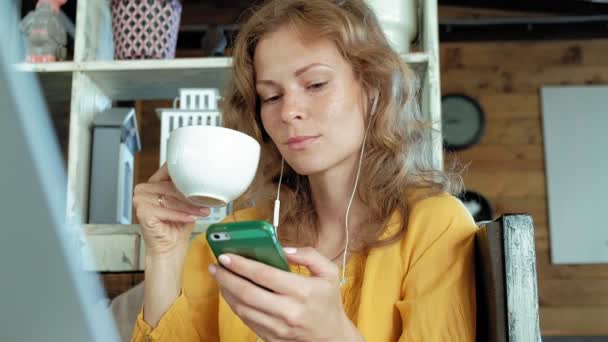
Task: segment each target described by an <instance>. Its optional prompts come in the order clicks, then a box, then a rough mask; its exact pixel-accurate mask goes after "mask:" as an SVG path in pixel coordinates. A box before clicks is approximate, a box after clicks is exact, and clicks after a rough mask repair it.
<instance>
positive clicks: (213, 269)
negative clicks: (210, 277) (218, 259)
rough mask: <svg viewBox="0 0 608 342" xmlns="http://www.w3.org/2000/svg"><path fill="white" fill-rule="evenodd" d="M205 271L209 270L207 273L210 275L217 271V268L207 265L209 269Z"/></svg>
mask: <svg viewBox="0 0 608 342" xmlns="http://www.w3.org/2000/svg"><path fill="white" fill-rule="evenodd" d="M207 269H208V270H209V273H211V274H215V272H216V271H217V268H216V267H215V265H214V264H211V265H209V267H207Z"/></svg>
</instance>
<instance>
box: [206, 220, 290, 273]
mask: <svg viewBox="0 0 608 342" xmlns="http://www.w3.org/2000/svg"><path fill="white" fill-rule="evenodd" d="M206 236H207V242H208V243H209V246H210V247H211V250H212V251H213V254H214V255H215V257H216V258H217V257H218V256H220V255H222V254H224V253H232V254H237V255H240V256H242V257H245V258H248V259H253V260H256V261H259V262H261V263H264V264H266V265H269V266H273V267H276V268H278V269H280V270H283V271H287V272H289V271H290V270H289V264H288V263H287V259H286V258H285V253H284V252H283V248H282V247H281V244H280V243H279V241H278V240H277V238H276V235H275V233H274V228H273V227H272V225H271V224H270V223H268V222H266V221H240V222H228V223H214V224H212V225H210V226H209V227H208V228H207V233H206Z"/></svg>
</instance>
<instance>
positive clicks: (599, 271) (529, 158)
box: [440, 40, 608, 335]
mask: <svg viewBox="0 0 608 342" xmlns="http://www.w3.org/2000/svg"><path fill="white" fill-rule="evenodd" d="M607 56H608V40H589V41H553V42H484V43H478V42H475V43H442V44H441V61H440V64H441V86H442V93H443V94H448V93H464V94H467V95H469V96H471V97H473V98H475V99H477V100H478V101H479V103H480V104H481V106H482V108H483V110H484V111H485V113H486V119H487V127H486V132H485V135H484V137H483V138H482V141H481V143H480V144H479V145H477V146H474V147H472V148H471V149H468V150H465V151H462V152H460V153H457V154H454V155H452V156H450V157H449V158H447V161H448V162H450V161H452V160H453V159H454V158H457V159H458V160H460V161H461V162H462V163H465V164H467V163H470V165H469V167H468V170H467V171H466V173H465V174H464V181H465V184H466V186H467V188H468V189H471V190H475V191H479V192H481V193H483V194H485V196H486V197H488V198H489V200H490V201H491V203H492V205H493V206H494V209H495V211H496V214H501V213H506V212H525V213H530V214H532V215H533V218H534V222H535V227H536V232H535V238H536V252H537V268H538V277H539V284H538V286H539V298H540V310H541V313H540V319H541V328H542V333H543V335H593V334H596V335H608V265H595V266H592V265H584V266H554V265H552V264H551V262H550V254H549V239H548V237H549V229H548V228H549V227H548V218H547V192H546V178H545V163H544V151H543V136H542V117H541V106H540V96H539V94H540V92H539V91H540V87H541V86H543V85H586V84H608V58H607ZM564 138H567V137H564Z"/></svg>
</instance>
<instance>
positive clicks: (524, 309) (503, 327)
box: [475, 214, 541, 342]
mask: <svg viewBox="0 0 608 342" xmlns="http://www.w3.org/2000/svg"><path fill="white" fill-rule="evenodd" d="M478 225H479V230H478V232H477V234H476V239H475V249H476V274H477V303H478V304H477V341H484V342H486V341H492V342H494V341H496V342H519V341H525V342H528V341H541V337H540V327H539V318H538V292H537V283H536V253H535V249H534V225H533V223H532V218H531V217H530V216H529V215H520V214H508V215H503V216H501V217H500V218H498V219H497V220H495V221H489V222H481V223H479V224H478Z"/></svg>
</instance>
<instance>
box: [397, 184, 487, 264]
mask: <svg viewBox="0 0 608 342" xmlns="http://www.w3.org/2000/svg"><path fill="white" fill-rule="evenodd" d="M476 231H477V225H476V224H475V221H474V220H473V217H472V216H471V214H470V213H469V211H468V210H467V208H466V207H465V206H464V204H463V203H462V202H461V201H460V200H459V199H458V198H456V197H454V196H452V195H450V194H447V193H443V194H440V195H436V196H432V197H427V198H424V199H420V200H417V201H415V202H413V203H412V204H411V205H410V211H409V216H408V220H407V228H406V233H405V235H404V237H403V239H402V245H401V247H402V253H403V256H404V258H406V259H409V260H408V261H407V262H406V264H409V266H413V264H414V263H416V261H417V260H419V259H420V258H421V257H423V256H424V255H426V254H433V253H432V251H433V250H435V251H439V252H441V253H442V254H445V255H450V254H452V253H454V252H455V251H456V250H457V249H461V248H472V243H473V241H474V240H473V239H474V237H475V232H476Z"/></svg>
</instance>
